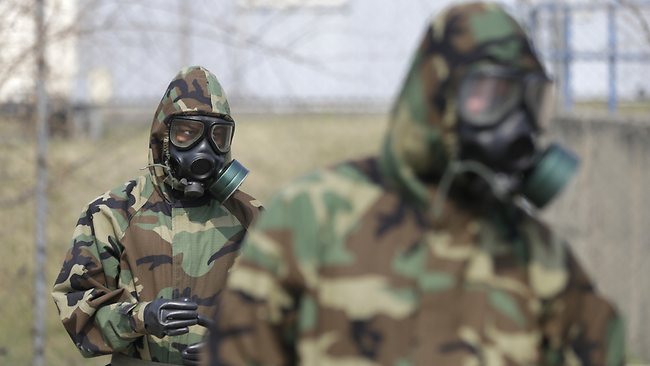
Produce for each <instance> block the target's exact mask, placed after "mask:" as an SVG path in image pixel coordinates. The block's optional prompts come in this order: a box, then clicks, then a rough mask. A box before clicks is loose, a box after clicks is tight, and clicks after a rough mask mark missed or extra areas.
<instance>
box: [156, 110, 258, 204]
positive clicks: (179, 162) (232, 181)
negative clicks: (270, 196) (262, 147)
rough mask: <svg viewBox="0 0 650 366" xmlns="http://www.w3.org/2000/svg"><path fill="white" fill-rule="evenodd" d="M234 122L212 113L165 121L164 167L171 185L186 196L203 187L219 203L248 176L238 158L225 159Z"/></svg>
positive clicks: (199, 192)
mask: <svg viewBox="0 0 650 366" xmlns="http://www.w3.org/2000/svg"><path fill="white" fill-rule="evenodd" d="M234 130H235V123H234V122H233V121H232V120H227V119H224V118H220V117H215V116H205V115H178V116H173V117H172V118H171V120H170V121H169V142H170V144H169V147H168V148H169V150H168V151H169V155H168V166H169V167H170V169H171V176H172V177H171V178H172V179H171V180H172V182H171V183H172V184H171V185H172V187H173V188H174V189H176V190H179V191H182V192H183V195H184V196H185V197H186V198H198V197H201V196H203V195H204V194H205V191H206V189H207V190H208V191H209V192H210V194H212V196H213V197H214V198H215V199H217V200H218V201H219V202H224V201H225V200H227V199H228V197H230V195H232V193H234V192H235V190H236V189H237V188H239V186H240V185H241V183H242V182H243V181H244V179H245V178H246V176H247V175H248V170H247V169H246V168H245V167H244V166H242V165H241V164H240V163H239V162H238V161H236V160H232V161H231V162H227V161H226V159H227V157H228V153H229V152H230V143H231V141H232V137H233V133H234Z"/></svg>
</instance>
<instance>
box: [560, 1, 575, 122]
mask: <svg viewBox="0 0 650 366" xmlns="http://www.w3.org/2000/svg"><path fill="white" fill-rule="evenodd" d="M563 28H564V37H563V41H562V48H563V57H562V60H563V63H562V77H563V82H562V94H563V96H564V110H565V111H571V110H572V109H573V93H572V91H571V61H572V54H571V36H572V34H571V8H570V6H569V5H565V6H564V26H563Z"/></svg>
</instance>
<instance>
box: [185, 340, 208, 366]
mask: <svg viewBox="0 0 650 366" xmlns="http://www.w3.org/2000/svg"><path fill="white" fill-rule="evenodd" d="M204 348H205V342H199V343H194V344H190V345H189V346H187V347H185V349H184V350H183V352H181V358H182V359H183V365H186V366H198V365H199V358H200V355H201V352H203V349H204Z"/></svg>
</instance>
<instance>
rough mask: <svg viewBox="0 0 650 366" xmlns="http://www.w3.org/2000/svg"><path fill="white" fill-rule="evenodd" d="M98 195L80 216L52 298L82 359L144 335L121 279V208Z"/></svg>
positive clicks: (137, 306)
mask: <svg viewBox="0 0 650 366" xmlns="http://www.w3.org/2000/svg"><path fill="white" fill-rule="evenodd" d="M111 199H113V198H110V197H107V196H106V195H105V196H102V197H99V198H98V199H97V200H96V201H94V202H93V203H91V204H90V205H89V206H88V207H87V208H86V209H84V211H83V212H82V214H81V217H80V218H79V220H78V222H77V226H76V228H75V230H74V234H73V239H72V248H71V249H70V250H69V251H68V253H67V254H66V257H65V261H64V263H63V266H62V268H61V271H60V273H59V275H58V277H57V279H56V281H55V283H54V287H53V290H52V296H53V298H54V302H55V303H56V306H57V309H58V311H59V317H60V319H61V321H62V322H63V326H64V327H65V329H66V331H67V332H68V334H69V335H70V337H71V338H72V341H73V342H74V344H75V345H76V346H77V348H78V349H79V350H80V351H81V354H82V355H84V356H85V357H93V356H98V355H103V354H109V353H112V352H114V351H120V350H124V349H126V348H127V347H128V346H129V345H130V344H131V343H132V342H133V341H134V340H135V339H136V338H138V337H140V336H141V334H140V332H142V331H143V329H144V327H143V319H142V311H143V309H144V306H145V305H146V304H144V303H136V301H135V298H134V297H133V296H132V295H131V294H130V293H129V291H128V290H127V289H123V288H118V286H117V281H118V279H119V276H120V268H119V257H120V253H121V251H122V248H121V246H120V244H119V241H118V238H119V237H120V233H121V230H120V223H121V222H124V221H123V217H119V216H120V210H114V209H110V208H109V205H108V204H106V203H107V202H108V200H111Z"/></svg>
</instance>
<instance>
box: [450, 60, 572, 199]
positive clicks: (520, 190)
mask: <svg viewBox="0 0 650 366" xmlns="http://www.w3.org/2000/svg"><path fill="white" fill-rule="evenodd" d="M550 91H551V82H550V80H548V78H547V77H546V76H545V75H543V74H535V73H533V74H521V73H516V72H513V71H512V70H509V69H506V68H503V67H498V66H494V65H483V66H481V67H478V68H475V69H474V70H473V71H471V72H470V73H469V74H468V75H467V77H466V78H465V79H464V80H463V82H462V84H461V87H460V95H459V103H458V115H459V121H458V124H457V128H458V137H459V143H460V161H458V162H456V163H455V164H456V167H455V169H457V170H458V171H461V170H462V171H474V170H476V169H470V168H471V167H472V166H476V164H475V163H479V164H481V165H482V166H483V167H485V168H487V169H478V170H476V171H474V173H477V175H479V176H481V178H483V180H486V181H488V183H489V186H490V187H491V188H492V191H493V192H494V191H495V190H497V191H498V192H494V193H495V194H496V195H497V196H499V197H504V196H509V195H514V194H520V195H521V196H523V197H524V198H526V199H527V200H528V201H530V202H531V203H533V204H534V205H535V206H537V207H539V208H541V207H543V206H545V205H546V204H547V203H548V202H550V201H551V200H552V199H553V197H555V196H556V195H557V194H558V193H559V192H560V191H561V190H562V189H563V188H564V186H565V185H566V184H567V183H568V182H569V180H570V179H571V177H572V176H573V175H574V174H575V172H576V170H577V166H578V159H577V158H576V157H575V155H573V154H572V153H571V152H569V151H568V150H566V149H564V148H563V147H561V146H560V145H557V144H552V145H550V146H549V147H547V148H545V149H540V147H539V146H538V145H539V142H538V133H539V131H540V129H541V128H543V127H544V126H545V124H546V123H547V122H548V120H549V119H550V112H551V111H552V106H551V105H550V102H551V101H552V99H553V98H552V96H551V95H550ZM464 162H473V163H472V164H466V163H464ZM463 164H465V165H466V166H465V167H462V165H463ZM486 172H490V174H489V176H487V175H488V174H486Z"/></svg>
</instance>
